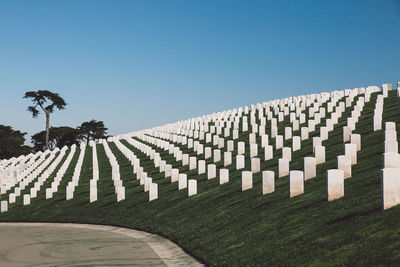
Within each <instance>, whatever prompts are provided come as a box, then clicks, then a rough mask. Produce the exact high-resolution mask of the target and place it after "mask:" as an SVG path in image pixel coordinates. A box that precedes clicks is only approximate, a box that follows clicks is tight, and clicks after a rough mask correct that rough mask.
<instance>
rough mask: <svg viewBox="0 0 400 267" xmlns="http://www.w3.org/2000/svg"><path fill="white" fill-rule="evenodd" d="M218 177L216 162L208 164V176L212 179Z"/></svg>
mask: <svg viewBox="0 0 400 267" xmlns="http://www.w3.org/2000/svg"><path fill="white" fill-rule="evenodd" d="M215 177H217V166H216V165H215V164H208V165H207V178H208V179H212V178H215Z"/></svg>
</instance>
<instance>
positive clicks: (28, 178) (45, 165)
mask: <svg viewBox="0 0 400 267" xmlns="http://www.w3.org/2000/svg"><path fill="white" fill-rule="evenodd" d="M64 152H65V150H64V151H61V152H60V155H61V154H64ZM56 153H57V152H54V153H53V152H51V153H50V156H49V157H48V158H47V159H46V160H44V161H43V163H42V164H41V165H39V166H38V168H36V169H35V170H33V171H32V172H31V173H30V174H28V175H27V176H26V177H25V178H24V179H22V180H21V181H20V183H19V184H18V185H17V186H15V187H14V188H13V191H14V192H12V193H10V194H9V195H8V202H9V203H10V204H12V203H14V202H15V201H16V198H17V197H19V196H20V195H21V191H22V190H24V189H25V187H26V186H27V185H28V184H29V183H30V182H31V181H33V180H34V179H35V178H36V177H39V175H40V174H41V173H43V174H42V175H46V176H47V175H48V173H47V172H46V171H45V170H46V169H47V168H48V166H49V164H50V163H51V162H52V161H53V159H54V158H55V155H56Z"/></svg>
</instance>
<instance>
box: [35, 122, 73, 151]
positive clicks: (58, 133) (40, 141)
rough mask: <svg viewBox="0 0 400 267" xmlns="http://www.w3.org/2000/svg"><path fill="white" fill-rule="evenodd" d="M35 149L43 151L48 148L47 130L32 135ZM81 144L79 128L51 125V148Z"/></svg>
mask: <svg viewBox="0 0 400 267" xmlns="http://www.w3.org/2000/svg"><path fill="white" fill-rule="evenodd" d="M32 144H33V150H34V151H36V152H38V151H43V150H45V149H46V131H41V132H39V133H36V134H34V135H32ZM73 144H76V145H78V144H79V132H78V130H77V129H74V128H71V127H68V126H61V127H50V136H49V148H50V149H55V148H56V147H58V148H62V147H63V146H72V145H73Z"/></svg>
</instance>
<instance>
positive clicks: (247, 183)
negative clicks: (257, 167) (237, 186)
mask: <svg viewBox="0 0 400 267" xmlns="http://www.w3.org/2000/svg"><path fill="white" fill-rule="evenodd" d="M252 187H253V173H252V172H250V171H242V191H245V190H248V189H251V188H252Z"/></svg>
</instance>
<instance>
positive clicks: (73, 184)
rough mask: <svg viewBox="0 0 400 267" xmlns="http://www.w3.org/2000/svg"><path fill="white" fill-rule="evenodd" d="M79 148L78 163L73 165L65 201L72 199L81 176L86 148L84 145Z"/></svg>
mask: <svg viewBox="0 0 400 267" xmlns="http://www.w3.org/2000/svg"><path fill="white" fill-rule="evenodd" d="M80 148H81V149H80V153H79V157H78V161H77V163H76V165H75V169H74V173H73V175H72V180H71V181H70V182H68V184H67V188H66V196H65V199H66V200H69V199H72V198H73V197H74V191H75V187H76V186H78V183H79V178H80V175H81V170H82V164H83V158H84V157H85V152H86V146H85V145H84V144H81V147H80ZM46 195H47V191H46Z"/></svg>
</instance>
